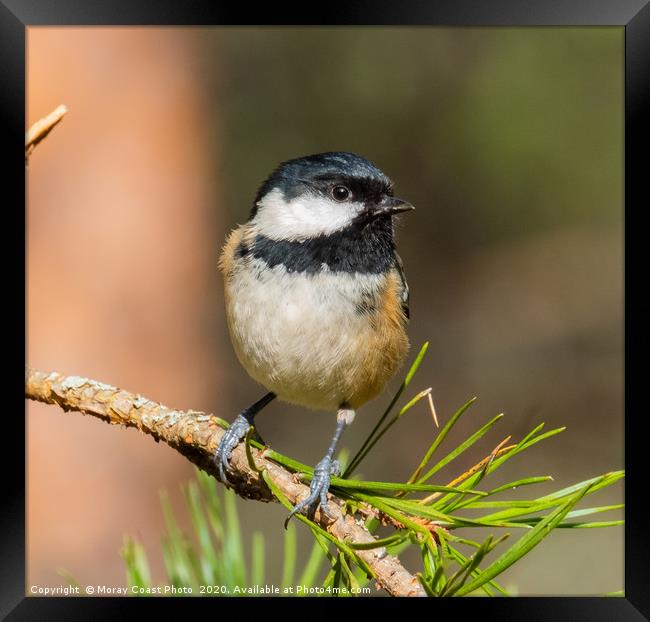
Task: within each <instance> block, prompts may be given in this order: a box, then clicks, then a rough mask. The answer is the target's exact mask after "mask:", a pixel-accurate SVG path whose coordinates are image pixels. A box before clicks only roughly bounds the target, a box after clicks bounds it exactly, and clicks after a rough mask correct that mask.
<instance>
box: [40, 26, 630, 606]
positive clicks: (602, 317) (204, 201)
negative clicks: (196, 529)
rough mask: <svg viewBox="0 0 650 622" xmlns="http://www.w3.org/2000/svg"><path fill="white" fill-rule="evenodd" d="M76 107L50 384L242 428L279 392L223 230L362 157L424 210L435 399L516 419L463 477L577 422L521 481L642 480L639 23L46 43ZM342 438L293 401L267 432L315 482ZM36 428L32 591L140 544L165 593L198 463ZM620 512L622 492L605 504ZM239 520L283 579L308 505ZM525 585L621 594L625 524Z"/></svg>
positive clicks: (389, 453)
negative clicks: (228, 318)
mask: <svg viewBox="0 0 650 622" xmlns="http://www.w3.org/2000/svg"><path fill="white" fill-rule="evenodd" d="M61 103H64V104H66V105H67V106H68V108H69V113H68V115H67V116H66V117H65V119H64V120H63V122H62V123H61V125H60V126H59V127H57V128H56V129H55V130H54V131H53V133H52V134H51V135H50V136H49V137H48V138H47V139H46V140H45V141H44V142H43V143H42V144H41V145H39V146H38V147H37V149H36V151H35V152H34V154H33V155H32V157H31V160H30V164H29V169H28V209H27V314H28V315H27V331H28V332H27V358H28V362H29V364H30V366H32V367H34V368H38V369H42V370H56V371H59V372H62V373H67V374H80V375H84V376H89V377H92V378H95V379H97V380H101V381H104V382H108V383H111V384H115V385H118V386H120V387H122V388H124V389H127V390H132V391H135V392H139V393H142V394H143V395H146V396H147V397H150V398H152V399H155V400H157V401H161V402H163V403H165V404H167V405H169V406H173V407H178V408H194V409H197V410H206V411H209V412H214V413H215V414H218V415H220V416H222V417H224V418H226V419H232V418H233V417H234V416H235V414H236V413H237V412H238V410H240V409H241V408H243V407H244V406H246V405H248V404H249V403H251V402H252V401H254V400H255V399H257V397H259V395H260V394H261V391H262V389H261V388H260V387H258V386H256V385H255V383H253V381H251V380H250V379H249V378H248V377H247V376H246V374H245V372H244V371H243V369H241V368H240V367H239V365H238V363H237V361H236V358H235V356H234V353H233V352H232V349H231V347H230V344H229V342H228V336H227V330H226V326H225V323H224V318H223V314H222V286H221V280H220V276H219V275H218V273H217V270H216V259H217V255H218V252H219V249H220V247H221V244H222V243H223V240H224V237H225V235H226V233H227V232H228V231H229V230H230V229H231V228H232V227H233V226H234V225H235V224H236V223H239V222H242V221H243V220H244V219H245V218H246V216H247V214H248V210H249V208H250V205H251V202H252V200H253V197H254V195H255V190H256V187H257V185H258V184H259V183H260V182H261V181H262V180H263V179H264V177H265V176H266V175H267V174H268V173H269V172H270V171H271V169H272V168H273V167H274V166H275V165H276V164H277V163H278V162H280V161H281V160H285V159H288V158H292V157H297V156H300V155H305V154H307V153H316V152H320V151H326V150H346V151H355V152H358V153H360V154H361V155H364V156H366V157H368V158H369V159H371V160H373V161H374V162H375V163H377V164H378V165H379V166H380V167H381V168H382V169H383V170H384V171H385V172H386V173H387V174H388V175H389V176H391V177H392V178H393V180H394V181H395V183H396V188H397V192H398V194H399V195H400V196H404V198H407V199H409V200H410V201H412V202H413V203H414V204H415V205H416V206H417V211H416V212H414V213H413V214H412V215H410V216H409V217H408V218H404V219H403V221H402V223H401V225H400V227H399V232H398V236H399V239H398V242H399V248H400V253H401V255H402V257H403V259H404V263H405V266H406V272H407V276H408V279H409V284H410V286H411V297H412V302H411V307H412V309H411V314H412V320H411V327H410V335H411V341H412V344H413V349H414V350H417V349H418V348H419V346H420V345H421V343H422V342H423V341H425V340H429V341H430V342H431V345H430V350H429V354H428V355H427V357H426V359H425V362H424V364H423V365H422V367H421V370H420V372H418V376H417V377H416V381H415V382H414V385H412V386H413V387H414V391H413V392H414V393H415V392H416V391H417V390H420V389H422V388H426V387H428V386H433V395H434V398H435V401H436V406H437V410H438V414H439V416H440V417H441V418H446V417H448V416H449V415H450V414H451V413H452V412H453V411H454V410H455V409H456V408H457V407H458V406H459V405H460V404H462V403H463V402H465V401H466V400H467V399H468V398H469V397H471V396H472V395H477V396H478V397H479V401H478V403H477V405H476V406H475V407H474V408H473V411H472V413H473V414H471V415H468V416H467V417H466V419H465V421H464V423H463V424H462V425H461V426H460V429H459V430H458V432H457V436H455V437H454V438H456V439H457V440H458V439H460V438H461V434H463V433H465V434H467V433H469V432H471V431H472V430H474V429H475V428H476V427H478V426H479V425H481V424H482V423H484V422H485V421H486V420H487V418H488V417H491V416H493V415H494V414H496V413H498V412H505V413H506V417H505V418H504V420H503V421H502V422H501V423H500V424H499V426H498V430H497V431H495V432H494V434H493V435H492V436H490V437H489V438H488V439H484V442H482V443H479V444H478V445H479V446H478V447H476V448H475V451H473V452H468V453H467V454H466V456H464V457H463V459H462V460H463V464H462V465H460V466H456V467H454V468H455V470H453V469H452V470H445V472H443V473H442V474H441V479H445V477H446V476H449V477H451V476H452V475H453V474H454V473H456V472H457V471H458V469H460V468H462V467H463V466H464V467H469V466H470V465H471V464H473V463H474V462H472V460H473V459H474V461H476V460H477V459H479V458H480V457H482V455H484V454H485V453H486V452H488V451H489V450H490V449H492V447H494V446H495V445H496V444H497V443H498V442H499V441H500V440H501V439H502V438H503V437H505V436H506V435H508V434H512V435H513V439H514V440H518V439H520V438H521V437H522V436H523V435H524V434H526V433H527V432H528V431H530V429H532V428H533V427H534V426H535V425H537V424H538V423H540V422H542V421H544V422H546V425H547V428H550V427H556V426H561V425H567V426H568V429H567V431H566V432H564V433H563V434H562V435H560V436H559V437H555V438H554V439H552V440H550V441H547V442H545V443H541V444H539V445H537V446H536V447H535V449H533V450H531V451H530V452H527V453H528V454H529V455H528V457H525V456H524V457H522V459H521V460H517V459H515V460H512V461H510V462H509V463H508V466H507V467H506V468H504V470H503V476H502V477H503V478H508V479H516V478H518V477H523V476H529V475H545V474H549V475H552V476H553V477H554V478H555V482H553V483H551V484H550V485H549V486H547V488H546V489H545V490H543V489H541V488H540V489H538V490H539V491H540V492H539V494H542V493H543V492H545V491H551V490H554V489H557V488H560V487H561V486H563V485H569V484H571V483H574V482H576V481H580V480H584V479H587V478H589V477H592V476H595V475H597V474H600V473H604V472H606V471H610V470H614V469H619V468H622V467H623V362H622V352H623V347H622V345H623V338H622V321H623V315H622V311H623V290H622V275H623V257H622V251H623V248H622V241H623V236H622V209H623V185H622V184H623V176H622V173H623V151H622V146H623V143H622V141H623V134H622V129H623V29H622V28H526V29H524V28H521V29H514V28H501V29H499V28H463V29H461V28H303V29H291V28H211V29H198V28H192V29H182V28H147V29H139V28H128V29H127V28H124V29H109V28H92V29H91V28H56V29H50V28H30V29H29V31H28V111H27V112H28V115H27V116H28V123H29V124H31V123H33V122H34V121H36V120H37V119H38V118H40V117H42V116H44V115H45V114H47V113H49V112H50V111H51V110H53V109H54V108H55V107H56V106H57V105H59V104H61ZM398 382H399V380H396V381H395V382H394V383H393V385H394V386H393V387H391V389H392V388H394V387H395V386H397V384H398ZM388 394H389V392H387V393H386V394H384V395H383V396H382V397H380V398H378V399H377V400H375V401H374V402H372V403H371V404H369V405H368V406H366V407H365V408H364V409H363V410H362V412H361V413H360V416H359V417H358V418H357V420H356V421H355V425H354V426H352V427H351V428H350V430H349V431H348V432H347V433H346V436H345V437H344V441H343V444H344V445H345V446H347V447H349V448H350V449H352V450H356V448H357V447H358V446H359V444H360V443H361V442H362V441H363V439H364V438H365V436H366V435H367V434H368V432H369V431H370V429H371V428H372V426H373V425H374V423H375V421H376V418H377V416H378V414H379V413H380V412H381V410H382V408H383V407H384V406H385V404H386V401H387V398H388ZM431 425H432V424H431V420H430V415H429V414H428V413H427V410H426V407H425V406H424V405H422V406H421V407H417V408H416V409H415V410H414V411H413V412H412V413H409V416H408V417H405V419H404V420H403V421H402V422H401V423H400V425H399V426H396V428H395V429H394V430H393V431H392V432H391V434H390V435H389V436H387V437H386V438H385V439H384V440H383V441H382V442H381V443H380V444H379V445H378V446H377V448H376V449H375V451H374V452H373V453H372V454H371V455H370V456H369V458H368V460H367V461H366V462H365V463H364V465H363V468H362V471H363V473H364V474H366V475H367V476H369V477H370V476H372V479H374V480H381V479H385V480H391V481H398V480H399V479H400V478H405V477H407V476H408V475H409V474H410V472H411V471H412V470H413V468H414V466H415V465H416V462H417V458H418V457H419V456H420V455H421V454H422V453H423V452H424V451H425V450H426V448H427V447H428V445H429V443H430V442H431V438H432V434H433V430H431ZM332 428H333V417H332V416H328V415H325V414H321V413H313V412H307V411H304V410H301V409H298V408H294V407H289V406H286V405H283V404H273V405H271V406H270V407H269V408H268V412H266V411H265V412H264V413H263V415H261V416H260V419H259V429H260V432H261V434H262V435H263V436H264V438H265V439H266V441H267V442H270V443H271V444H272V445H273V446H274V447H276V448H277V449H278V450H279V451H281V452H282V453H286V454H289V455H291V456H293V457H295V458H296V459H299V460H301V461H303V462H307V463H309V464H313V463H314V462H315V461H317V459H319V458H320V456H321V454H322V453H323V451H324V449H325V447H326V445H327V443H328V439H329V437H330V435H331V432H332ZM27 432H28V434H27V442H28V447H27V451H28V460H27V501H28V504H27V517H28V526H27V527H28V560H27V562H28V563H27V569H28V570H27V572H28V577H27V585H31V584H41V585H58V584H61V583H62V582H63V580H62V579H61V577H59V575H58V574H57V570H58V569H59V568H65V569H66V570H68V571H69V572H71V573H72V575H73V576H74V577H75V578H76V579H77V580H78V581H79V582H80V583H82V584H86V583H103V584H108V585H123V584H124V580H125V572H124V565H123V562H122V560H121V559H120V556H119V550H120V547H121V545H122V540H123V536H124V535H126V534H131V535H137V536H138V537H139V538H140V539H141V540H142V541H143V543H144V545H145V547H146V548H147V551H148V552H149V555H150V558H151V561H152V563H153V574H154V580H162V577H163V567H162V557H161V553H160V546H159V542H160V537H161V535H162V532H163V522H162V512H161V511H160V504H159V497H158V492H159V490H160V489H161V488H166V489H167V490H169V491H170V493H171V496H172V500H173V502H174V504H175V505H176V506H177V507H178V508H179V515H180V516H181V517H182V518H183V519H187V516H186V515H185V514H184V513H183V511H182V509H180V508H181V507H182V499H181V495H180V492H179V488H178V486H179V484H180V483H182V482H185V481H187V480H188V479H189V478H190V477H191V476H192V468H191V466H190V465H189V464H188V463H187V462H186V461H185V460H184V459H183V458H181V457H180V456H179V455H177V454H176V453H175V452H173V451H172V450H170V449H169V448H168V447H166V446H163V445H157V444H156V443H154V442H153V440H152V439H151V438H144V437H142V436H141V435H140V434H139V433H138V432H136V431H134V430H128V431H124V430H122V429H119V428H117V427H112V428H111V427H108V426H107V425H105V424H104V423H101V422H99V421H97V420H93V419H91V418H90V417H82V416H80V415H79V414H74V413H72V414H63V413H62V412H61V411H60V410H58V409H56V408H53V407H47V406H43V405H38V404H33V403H28V404H27ZM503 481H505V479H503ZM443 483H444V482H443ZM622 497H623V490H622V486H618V487H616V488H615V489H612V490H609V489H608V490H606V491H604V492H602V493H599V495H598V497H594V503H593V504H594V505H606V504H613V503H620V502H622ZM590 505H591V504H590ZM239 507H240V510H241V513H242V515H243V517H244V519H245V520H244V525H245V532H246V533H248V534H250V532H251V531H253V530H255V529H258V530H261V531H263V532H264V533H265V535H266V537H267V542H268V564H269V568H268V575H269V579H270V580H273V579H274V578H275V579H277V578H278V577H279V574H280V572H281V570H280V569H279V568H277V566H278V564H279V562H278V560H279V559H280V557H279V556H280V554H281V551H280V548H281V539H280V538H279V537H277V536H278V534H279V533H280V532H281V530H282V521H283V519H284V516H285V514H286V513H285V511H284V510H283V509H282V508H279V507H276V506H269V505H265V504H260V503H255V502H243V501H242V502H241V503H240V504H239ZM186 522H188V521H186ZM299 532H300V536H301V539H300V541H299V544H300V547H301V548H300V550H301V554H302V555H304V554H305V553H306V551H307V550H308V543H309V541H310V536H309V535H308V534H306V533H304V532H303V530H302V529H300V530H299ZM405 562H406V563H407V565H408V564H409V563H411V564H412V565H413V567H414V566H415V564H416V563H417V560H416V559H415V558H412V559H410V560H409V558H405ZM503 583H505V585H506V587H508V588H510V589H513V590H514V591H516V592H518V593H520V594H602V593H604V592H608V591H612V590H617V589H621V588H622V587H623V530H622V529H621V528H613V529H607V530H577V531H576V530H559V531H558V532H556V533H554V534H552V536H551V537H550V538H549V539H548V540H546V541H544V542H543V543H542V544H541V545H540V547H539V548H538V549H536V550H535V551H534V552H533V553H532V554H530V555H529V556H528V557H527V558H526V559H525V560H524V561H522V562H520V563H519V564H517V565H516V566H514V567H513V568H511V569H510V570H509V571H508V573H507V574H506V575H505V580H504V581H503Z"/></svg>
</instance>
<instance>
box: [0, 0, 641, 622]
mask: <svg viewBox="0 0 650 622" xmlns="http://www.w3.org/2000/svg"><path fill="white" fill-rule="evenodd" d="M649 3H650V0H456V1H454V0H401V1H397V0H364V1H356V2H355V1H353V0H348V1H345V0H331V1H329V2H327V3H319V4H313V5H309V4H307V3H301V4H295V5H293V4H290V3H284V4H283V5H282V6H281V7H279V6H277V5H276V3H265V4H263V3H260V5H259V6H255V7H254V8H253V7H252V6H251V5H249V4H248V3H247V4H244V3H236V2H226V1H223V0H186V1H182V0H155V2H153V1H151V0H149V1H147V0H129V2H126V1H116V0H111V1H109V0H81V1H80V0H77V1H76V2H75V1H74V0H0V50H1V53H0V59H1V60H0V75H1V77H2V83H1V88H0V108H1V109H2V113H3V114H2V117H1V118H2V119H3V120H4V121H5V128H4V132H3V139H4V140H3V147H4V148H3V151H4V152H5V155H6V156H7V161H6V163H5V164H4V165H3V167H2V168H3V169H4V172H5V173H6V177H5V179H6V181H5V183H4V190H5V193H6V195H7V199H6V201H5V203H4V205H5V218H6V217H7V216H10V217H14V218H15V219H16V222H15V228H14V224H13V223H7V224H6V225H5V227H6V228H5V232H11V233H9V235H5V236H4V239H5V244H3V247H5V248H7V247H8V246H10V244H9V243H10V242H12V241H13V240H20V239H21V238H20V237H19V235H18V233H17V232H18V231H20V230H21V229H22V231H23V234H24V213H21V210H20V209H19V208H18V206H19V205H21V204H22V205H24V203H25V178H24V174H25V169H24V160H23V151H24V132H25V128H26V125H25V122H26V119H25V70H26V59H25V34H26V28H27V27H29V26H46V25H47V26H65V25H70V26H76V25H88V26H95V25H115V26H121V25H190V24H196V25H244V24H251V23H252V24H254V25H312V24H327V25H392V24H398V25H444V26H603V25H611V26H622V27H624V29H625V362H626V366H625V412H626V425H625V466H626V480H627V483H626V494H625V497H626V499H625V501H626V526H625V597H621V598H576V597H555V598H550V597H549V598H527V597H521V598H512V599H487V598H481V599H456V600H451V599H441V601H438V602H436V603H435V604H434V605H431V610H430V612H429V614H428V615H435V616H436V617H438V619H440V618H439V616H441V615H445V614H446V613H448V612H449V613H451V612H459V613H460V612H462V613H463V614H469V612H470V609H471V610H472V611H474V610H475V609H476V608H479V607H480V609H479V615H480V616H481V617H482V619H486V618H487V619H491V618H492V617H494V618H496V617H497V616H498V618H499V619H506V620H507V619H515V620H520V619H526V620H528V621H533V620H551V619H553V620H572V621H577V620H589V621H590V622H595V621H598V620H616V621H618V620H621V621H623V620H643V619H646V620H648V619H650V527H648V525H647V523H646V521H645V520H644V514H643V506H644V501H643V500H644V498H645V494H643V491H644V490H647V482H648V480H649V478H648V475H649V471H650V468H649V466H648V465H649V461H648V460H647V457H646V455H645V452H644V445H645V443H646V440H645V439H646V438H647V437H646V436H645V435H644V434H643V423H644V419H645V413H644V411H643V410H642V409H641V405H642V387H643V386H644V380H645V366H644V365H643V358H642V356H643V354H644V353H645V350H646V349H647V346H648V345H649V340H648V331H647V328H646V325H647V319H646V320H644V319H643V318H644V317H645V318H647V317H648V315H649V313H648V311H649V308H648V304H647V303H643V299H642V293H643V289H644V288H643V285H642V283H643V282H644V281H643V279H644V277H645V280H646V281H647V276H645V273H646V268H645V265H646V264H645V262H644V261H643V257H644V256H646V259H647V252H644V251H645V249H646V248H647V244H645V245H644V243H643V242H644V240H643V237H644V236H645V230H644V228H643V226H642V221H641V217H642V214H643V211H644V206H645V207H646V208H647V206H648V205H650V200H649V199H650V197H649V196H648V195H649V193H648V181H647V179H648V173H647V156H646V157H645V158H644V157H643V156H644V155H645V154H644V151H647V146H648V145H650V135H649V134H650V133H649V132H648V130H647V127H646V125H645V124H643V117H644V112H646V111H647V110H648V104H649V100H650V81H649V80H648V73H649V68H650V6H649ZM644 161H645V162H646V164H645V165H644V164H643V162H644ZM5 222H6V221H5ZM22 240H24V235H23V238H22ZM23 257H24V254H23ZM9 261H11V263H9ZM16 263H17V262H16V260H15V257H12V258H11V260H7V261H5V263H4V265H5V266H6V268H8V269H5V270H4V271H3V272H4V275H5V276H14V277H15V278H16V290H17V291H18V292H19V291H20V288H21V283H20V281H21V278H22V280H23V282H22V292H23V293H22V296H23V297H22V300H24V295H25V293H24V292H25V287H24V283H25V282H24V276H25V271H24V267H23V270H20V269H16V268H15V265H16ZM23 266H24V264H23ZM20 300H21V298H20V295H19V294H17V295H16V297H13V296H9V295H7V296H5V310H6V311H12V312H14V313H15V314H16V315H17V316H19V315H20V313H21V312H22V313H23V315H22V320H21V319H20V318H19V317H17V318H16V321H15V325H18V326H20V325H21V324H20V322H21V321H22V326H23V328H24V327H25V314H24V306H23V305H21V304H20V303H19V302H16V301H20ZM8 321H9V320H7V322H8ZM5 326H9V324H8V323H7V324H5ZM9 332H13V331H6V333H9ZM6 333H5V334H6ZM5 341H6V342H8V341H10V340H5ZM16 341H17V340H16ZM16 347H17V348H20V347H22V352H23V354H22V358H23V359H24V356H25V348H24V342H23V344H22V345H21V344H19V343H16ZM20 358H21V357H20V355H19V354H18V353H16V354H15V355H13V356H12V355H10V354H8V353H7V354H6V355H5V360H6V361H12V365H11V366H10V368H11V370H12V373H11V375H12V377H13V374H14V373H15V374H16V375H17V374H18V373H19V371H18V365H17V364H13V363H14V362H15V361H18V360H20ZM16 384H18V381H17V382H16ZM12 386H13V384H12ZM10 393H11V395H14V396H15V399H16V401H18V390H16V391H15V392H14V391H11V392H10ZM12 399H13V398H12ZM22 408H23V412H24V404H23V406H22ZM18 412H20V410H19V406H18V405H16V408H15V409H14V408H10V407H9V404H7V403H5V409H4V415H5V419H4V427H5V435H6V436H5V439H9V438H12V439H19V438H23V437H24V421H23V420H21V419H20V418H19V417H18V416H16V414H15V413H18ZM3 445H4V446H3V451H2V459H3V462H4V465H3V466H4V468H3V470H2V474H3V483H4V486H3V488H2V489H3V492H4V495H3V496H4V499H3V501H4V503H3V510H2V512H1V513H0V538H2V549H1V550H2V574H1V577H0V615H1V616H3V619H8V620H50V619H54V620H58V619H65V620H75V619H84V620H87V619H103V618H108V617H114V616H115V615H124V613H125V612H126V611H127V610H129V611H131V610H133V609H135V608H138V609H140V610H141V613H145V612H146V614H151V613H153V611H154V610H155V609H157V608H158V607H160V605H161V604H162V605H163V606H164V607H165V613H167V614H168V615H173V613H172V612H179V614H180V615H183V613H184V615H187V600H184V601H181V600H179V599H165V601H161V599H133V598H131V599H124V598H114V599H107V598H70V597H68V598H65V597H61V598H26V597H25V535H26V531H25V491H24V484H25V480H24V477H23V472H22V471H23V469H22V468H21V465H22V464H24V454H23V456H22V457H23V460H22V461H21V454H20V443H19V441H17V440H16V441H15V442H14V443H13V445H16V447H17V448H18V455H16V453H14V452H11V451H10V449H13V447H12V446H11V445H12V443H8V442H5V443H4V444H3ZM22 451H23V452H24V444H23V450H22ZM98 494H101V491H98ZM325 600H327V601H328V603H329V602H330V601H331V600H332V599H325ZM199 601H200V602H199ZM277 602H278V603H279V604H280V605H282V602H284V601H282V600H281V599H278V601H277ZM301 602H302V603H303V606H304V603H311V604H313V602H311V601H301ZM368 602H369V601H368V600H367V599H358V600H356V601H355V602H354V603H352V602H351V601H350V600H348V601H345V606H346V607H353V606H354V607H355V608H356V609H357V615H364V614H363V612H360V611H359V609H358V607H359V606H361V607H367V606H368V605H367V603H368ZM374 602H375V603H377V602H381V603H382V606H383V607H391V606H395V604H394V600H392V601H391V600H390V599H381V601H379V600H377V599H374ZM411 602H415V601H409V603H411ZM424 602H425V601H420V603H419V604H420V606H421V605H422V604H423V603H424ZM193 604H200V605H201V606H204V605H205V606H209V607H210V609H209V610H208V611H211V612H212V613H211V614H209V615H215V616H218V615H224V614H225V612H224V610H223V609H222V605H221V604H220V603H219V602H218V601H210V600H205V599H194V602H193ZM256 606H257V607H258V608H259V607H261V606H263V607H264V608H266V607H267V604H266V603H264V605H261V603H258V604H257V605H256ZM325 606H326V607H328V606H330V605H329V604H327V605H325ZM398 606H400V607H402V606H404V605H403V604H399V605H398ZM409 606H411V605H410V604H409ZM300 609H301V605H300V604H298V603H296V601H292V605H291V609H287V610H285V613H286V614H287V615H291V616H292V617H296V616H297V615H302V614H301V613H300ZM348 611H350V610H349V609H348ZM384 613H388V610H385V611H384ZM229 615H232V614H229ZM255 615H265V614H264V613H263V612H261V610H260V613H259V614H255ZM407 615H408V614H407Z"/></svg>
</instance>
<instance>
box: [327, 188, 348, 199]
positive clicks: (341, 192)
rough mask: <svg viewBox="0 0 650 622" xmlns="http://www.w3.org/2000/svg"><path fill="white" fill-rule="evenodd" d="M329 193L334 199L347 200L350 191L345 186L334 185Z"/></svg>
mask: <svg viewBox="0 0 650 622" xmlns="http://www.w3.org/2000/svg"><path fill="white" fill-rule="evenodd" d="M331 194H332V198H333V199H334V200H335V201H347V200H348V199H349V198H350V196H351V195H352V192H350V189H349V188H346V187H345V186H334V187H333V188H332V191H331Z"/></svg>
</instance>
